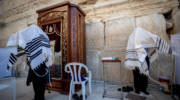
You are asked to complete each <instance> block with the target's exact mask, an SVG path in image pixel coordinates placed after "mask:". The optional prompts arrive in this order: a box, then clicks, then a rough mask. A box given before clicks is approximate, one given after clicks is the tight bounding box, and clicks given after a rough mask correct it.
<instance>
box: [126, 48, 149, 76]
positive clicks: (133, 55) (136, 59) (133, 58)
mask: <svg viewBox="0 0 180 100" xmlns="http://www.w3.org/2000/svg"><path fill="white" fill-rule="evenodd" d="M146 56H147V54H146V51H145V49H139V50H127V52H126V58H125V67H126V68H128V69H130V70H133V69H135V68H136V67H138V68H139V70H140V72H141V73H143V74H145V75H148V74H149V70H148V65H147V62H146V60H145V58H146Z"/></svg>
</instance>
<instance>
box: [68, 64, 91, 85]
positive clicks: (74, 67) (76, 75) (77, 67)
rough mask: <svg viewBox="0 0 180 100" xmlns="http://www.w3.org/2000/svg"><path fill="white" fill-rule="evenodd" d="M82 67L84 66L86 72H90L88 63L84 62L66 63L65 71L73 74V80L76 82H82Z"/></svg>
mask: <svg viewBox="0 0 180 100" xmlns="http://www.w3.org/2000/svg"><path fill="white" fill-rule="evenodd" d="M82 68H84V69H85V70H86V72H88V68H87V66H86V65H84V64H82V63H76V62H72V63H68V64H66V66H65V72H67V73H70V74H71V80H72V81H73V82H74V83H81V82H82V76H81V70H82Z"/></svg>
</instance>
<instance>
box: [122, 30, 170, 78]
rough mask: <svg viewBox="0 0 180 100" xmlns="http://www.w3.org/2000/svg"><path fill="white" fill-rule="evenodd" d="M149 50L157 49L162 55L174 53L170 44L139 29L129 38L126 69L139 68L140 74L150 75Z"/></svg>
mask: <svg viewBox="0 0 180 100" xmlns="http://www.w3.org/2000/svg"><path fill="white" fill-rule="evenodd" d="M147 48H156V50H159V51H160V52H162V53H172V50H171V48H170V46H169V45H168V43H167V42H166V41H165V40H163V39H161V38H160V37H159V36H157V35H155V34H152V33H151V32H148V31H147V30H144V29H142V28H140V27H137V28H136V29H135V30H134V31H133V32H132V33H131V35H130V36H129V39H128V44H127V48H126V59H125V67H126V68H128V69H131V70H133V69H135V67H138V68H139V70H140V72H141V73H143V74H146V75H149V70H148V66H147V62H146V60H145V58H146V56H147V51H146V49H147Z"/></svg>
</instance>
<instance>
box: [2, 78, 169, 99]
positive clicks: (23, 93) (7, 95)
mask: <svg viewBox="0 0 180 100" xmlns="http://www.w3.org/2000/svg"><path fill="white" fill-rule="evenodd" d="M25 81H26V78H17V80H16V98H17V100H32V99H33V95H34V92H33V88H32V85H31V86H29V87H27V86H26V85H25ZM150 93H151V95H152V96H151V97H148V98H146V100H172V99H171V97H170V95H167V94H164V93H161V92H160V91H157V90H155V89H152V90H150ZM11 95H12V92H11V89H8V90H6V91H0V100H12V96H11ZM102 95H103V84H102V83H98V82H97V83H93V84H92V94H91V95H90V96H88V97H87V100H119V99H115V98H103V97H102ZM45 97H46V100H68V95H63V94H60V93H58V92H54V91H52V92H51V93H48V91H46V93H45ZM124 100H129V99H124Z"/></svg>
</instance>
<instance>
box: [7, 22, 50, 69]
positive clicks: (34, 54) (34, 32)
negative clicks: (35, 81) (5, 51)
mask: <svg viewBox="0 0 180 100" xmlns="http://www.w3.org/2000/svg"><path fill="white" fill-rule="evenodd" d="M7 47H21V48H22V49H24V50H25V51H26V53H27V57H28V61H29V62H30V66H31V68H32V69H33V70H34V69H36V68H37V67H38V66H39V65H40V64H42V63H46V66H47V67H49V66H51V65H52V52H51V49H50V43H49V38H48V36H47V35H46V34H45V33H44V32H43V31H42V30H41V28H40V27H38V26H37V25H31V26H29V27H27V28H25V29H23V30H21V31H19V32H16V33H15V34H13V35H12V36H11V37H10V38H9V41H8V43H7ZM12 54H13V55H11V56H10V62H9V66H12V64H13V63H15V62H16V61H15V60H16V56H15V55H17V54H18V53H17V52H16V53H12ZM11 58H12V59H11Z"/></svg>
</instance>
